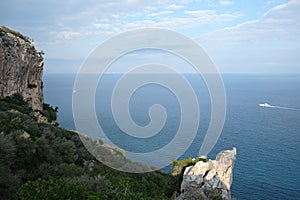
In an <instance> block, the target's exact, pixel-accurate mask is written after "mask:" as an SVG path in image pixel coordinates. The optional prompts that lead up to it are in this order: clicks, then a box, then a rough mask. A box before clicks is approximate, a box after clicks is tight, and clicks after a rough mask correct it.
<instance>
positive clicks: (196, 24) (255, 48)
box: [0, 0, 300, 73]
mask: <svg viewBox="0 0 300 200" xmlns="http://www.w3.org/2000/svg"><path fill="white" fill-rule="evenodd" d="M299 11H300V1H299V0H290V1H287V0H277V1H276V0H269V1H262V0H252V1H249V0H239V1H231V0H180V1H179V0H178V1H177V0H173V1H169V0H153V1H146V0H143V1H142V0H115V1H113V0H87V1H81V0H66V1H58V0H53V1H36V0H27V1H23V0H9V1H8V0H3V1H1V2H0V24H1V25H5V26H7V27H9V28H12V29H15V30H17V31H19V32H21V33H23V34H25V35H27V36H29V37H30V38H33V39H34V43H35V46H36V47H37V48H38V49H39V50H43V51H44V52H45V53H46V54H45V60H46V62H45V63H46V64H45V73H66V72H76V71H77V70H78V68H79V67H80V64H81V63H82V62H83V61H84V59H85V58H86V57H87V56H88V55H89V53H90V52H91V51H92V50H93V49H94V48H95V47H96V46H97V45H99V44H100V43H101V42H103V41H104V40H106V39H108V38H110V37H112V36H114V35H117V34H118V33H121V32H124V31H128V30H132V29H137V28H146V27H158V28H167V29H171V30H174V31H177V32H179V33H182V34H184V35H186V36H187V37H190V38H193V39H194V40H195V41H197V43H199V45H200V46H202V47H203V48H204V49H205V50H206V52H207V53H208V54H209V56H210V57H211V59H212V60H213V61H214V62H215V64H216V65H217V67H218V68H219V70H220V71H221V72H224V73H226V72H227V73H300V66H299V63H300V56H299V53H300V20H299V19H300V12H299Z"/></svg>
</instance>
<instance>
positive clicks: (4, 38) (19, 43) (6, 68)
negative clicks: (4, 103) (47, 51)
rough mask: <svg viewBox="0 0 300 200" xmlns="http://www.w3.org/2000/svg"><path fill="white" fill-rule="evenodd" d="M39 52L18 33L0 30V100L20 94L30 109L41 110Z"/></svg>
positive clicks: (41, 62) (41, 60)
mask: <svg viewBox="0 0 300 200" xmlns="http://www.w3.org/2000/svg"><path fill="white" fill-rule="evenodd" d="M43 65H44V58H43V53H42V52H39V51H37V50H36V49H35V47H34V44H33V42H31V41H30V39H29V38H28V37H26V36H23V35H22V34H20V33H19V32H16V31H13V30H10V29H8V28H6V27H4V26H2V27H0V98H4V97H6V96H11V95H13V94H20V95H21V96H22V97H23V99H24V101H25V102H27V103H28V105H29V106H30V107H31V108H32V109H33V110H43V101H44V95H43V89H42V88H43V82H42V74H43Z"/></svg>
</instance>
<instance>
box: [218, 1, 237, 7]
mask: <svg viewBox="0 0 300 200" xmlns="http://www.w3.org/2000/svg"><path fill="white" fill-rule="evenodd" d="M219 3H220V4H221V5H223V6H229V5H232V4H234V2H233V1H229V0H221V1H220V2H219Z"/></svg>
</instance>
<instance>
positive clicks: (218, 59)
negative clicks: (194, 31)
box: [196, 0, 300, 73]
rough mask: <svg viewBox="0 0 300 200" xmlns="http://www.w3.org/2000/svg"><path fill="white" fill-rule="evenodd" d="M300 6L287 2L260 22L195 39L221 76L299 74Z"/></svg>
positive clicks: (296, 3) (251, 22) (294, 1)
mask: <svg viewBox="0 0 300 200" xmlns="http://www.w3.org/2000/svg"><path fill="white" fill-rule="evenodd" d="M299 10H300V2H299V1H297V0H293V1H289V2H287V3H285V4H282V5H279V6H276V7H274V8H272V9H270V10H269V11H268V12H266V13H265V14H264V15H263V16H262V17H261V18H260V19H258V20H254V21H248V22H244V23H242V24H239V25H236V26H233V27H229V28H225V29H221V30H218V31H215V32H211V33H207V34H204V35H201V36H199V37H198V38H196V40H197V41H198V42H199V44H201V45H202V46H204V47H205V49H206V51H207V52H208V53H209V54H210V56H211V57H212V58H213V59H214V63H216V65H217V66H218V67H219V68H220V69H221V71H222V72H230V73H234V72H240V73H247V72H252V73H259V72H263V73H299V72H300V71H299V63H300V57H299V55H298V54H299V51H300V45H299V44H300V21H299V19H300V13H299Z"/></svg>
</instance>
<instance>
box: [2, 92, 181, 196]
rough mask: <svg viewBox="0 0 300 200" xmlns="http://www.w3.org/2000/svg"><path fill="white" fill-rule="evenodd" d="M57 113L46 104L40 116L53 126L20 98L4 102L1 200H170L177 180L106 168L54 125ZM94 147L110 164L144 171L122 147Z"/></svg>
mask: <svg viewBox="0 0 300 200" xmlns="http://www.w3.org/2000/svg"><path fill="white" fill-rule="evenodd" d="M56 111H57V109H53V108H52V107H51V106H50V105H46V104H45V105H44V111H42V112H40V115H41V116H43V117H46V118H47V120H48V122H47V121H46V122H45V121H43V122H41V121H38V120H37V116H36V112H37V111H33V110H32V109H30V108H29V107H28V106H27V105H26V103H25V102H24V101H23V100H22V98H21V97H20V96H19V95H15V96H13V97H7V98H5V99H1V100H0V197H1V199H45V197H47V199H110V200H111V199H112V200H113V199H116V200H117V199H118V200H120V199H149V200H150V199H171V197H172V195H173V194H174V191H175V190H176V189H177V188H178V186H179V184H180V183H179V178H178V177H176V176H171V175H168V174H164V173H161V172H151V173H144V174H130V173H124V172H121V171H117V170H114V169H111V168H109V167H107V166H106V165H104V164H102V163H101V162H99V161H97V160H95V159H94V158H93V157H92V156H91V155H90V153H89V152H88V151H87V150H86V149H85V147H84V146H83V144H82V142H81V140H80V138H79V135H78V134H77V133H76V132H73V131H69V130H65V129H63V128H61V127H59V126H58V125H57V124H55V123H54V124H53V123H50V122H51V121H52V120H55V119H56ZM87 140H88V139H87ZM90 143H91V144H93V145H96V146H97V148H98V149H97V151H99V152H100V153H101V155H102V154H103V155H104V154H105V157H104V158H103V161H105V162H115V161H118V162H119V163H121V164H120V168H122V167H137V168H138V167H143V166H141V165H138V164H137V163H131V162H130V161H129V160H127V159H126V158H125V157H124V153H123V152H122V151H121V150H119V149H117V148H113V147H109V146H107V145H105V144H103V143H102V142H101V141H97V142H94V141H90ZM106 157H109V160H105V158H106ZM120 161H122V162H120Z"/></svg>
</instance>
